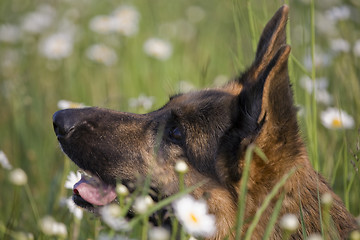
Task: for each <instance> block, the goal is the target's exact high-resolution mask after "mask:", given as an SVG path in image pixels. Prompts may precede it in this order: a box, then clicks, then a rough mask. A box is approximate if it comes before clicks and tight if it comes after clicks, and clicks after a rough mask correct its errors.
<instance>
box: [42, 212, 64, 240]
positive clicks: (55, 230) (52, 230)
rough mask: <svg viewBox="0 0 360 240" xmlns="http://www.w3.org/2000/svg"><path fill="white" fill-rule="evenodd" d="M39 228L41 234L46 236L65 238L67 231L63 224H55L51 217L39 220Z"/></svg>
mask: <svg viewBox="0 0 360 240" xmlns="http://www.w3.org/2000/svg"><path fill="white" fill-rule="evenodd" d="M40 228H41V230H42V232H43V233H44V234H45V235H48V236H60V237H66V236H67V229H66V226H65V224H63V223H60V222H57V221H56V220H55V219H54V218H53V217H51V216H46V217H43V218H42V219H40Z"/></svg>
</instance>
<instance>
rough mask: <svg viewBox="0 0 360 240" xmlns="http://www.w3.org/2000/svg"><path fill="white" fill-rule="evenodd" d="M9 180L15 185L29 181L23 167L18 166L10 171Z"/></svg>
mask: <svg viewBox="0 0 360 240" xmlns="http://www.w3.org/2000/svg"><path fill="white" fill-rule="evenodd" d="M9 180H10V182H11V183H13V184H14V185H17V186H22V185H25V184H26V183H27V175H26V173H25V172H24V170H22V169H21V168H16V169H14V170H12V171H11V172H10V174H9Z"/></svg>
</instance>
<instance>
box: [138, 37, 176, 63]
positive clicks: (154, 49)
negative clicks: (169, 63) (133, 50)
mask: <svg viewBox="0 0 360 240" xmlns="http://www.w3.org/2000/svg"><path fill="white" fill-rule="evenodd" d="M144 51H145V53H146V54H147V55H149V56H150V57H153V58H156V59H159V60H163V61H164V60H167V59H168V58H170V56H171V54H172V46H171V44H170V42H168V41H165V40H163V39H159V38H150V39H148V40H147V41H146V42H145V43H144Z"/></svg>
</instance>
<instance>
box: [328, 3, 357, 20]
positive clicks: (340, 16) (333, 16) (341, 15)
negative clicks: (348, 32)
mask: <svg viewBox="0 0 360 240" xmlns="http://www.w3.org/2000/svg"><path fill="white" fill-rule="evenodd" d="M350 15H351V10H350V8H349V7H348V6H346V5H343V6H338V7H333V8H331V9H329V10H327V11H326V16H327V18H328V19H330V20H333V21H341V20H347V19H349V18H350Z"/></svg>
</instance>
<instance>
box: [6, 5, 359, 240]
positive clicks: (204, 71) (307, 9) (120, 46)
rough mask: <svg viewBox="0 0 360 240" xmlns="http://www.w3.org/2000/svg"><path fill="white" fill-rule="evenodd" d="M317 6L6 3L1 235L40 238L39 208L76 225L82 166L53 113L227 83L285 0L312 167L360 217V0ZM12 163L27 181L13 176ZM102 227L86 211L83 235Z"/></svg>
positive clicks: (142, 106) (153, 102) (158, 99)
mask: <svg viewBox="0 0 360 240" xmlns="http://www.w3.org/2000/svg"><path fill="white" fill-rule="evenodd" d="M315 2H316V3H315V5H314V8H313V10H314V11H313V13H314V16H315V18H313V19H312V17H311V16H312V14H311V13H312V11H311V1H310V0H292V1H279V0H253V1H246V0H238V1H236V0H224V1H218V0H206V1H204V0H203V1H201V0H182V1H164V0H151V1H140V0H132V1H130V0H129V1H120V0H119V1H114V0H109V1H96V0H77V1H74V0H52V1H45V0H43V1H42V0H1V1H0V103H1V105H0V151H1V152H0V159H2V160H0V162H2V163H1V164H2V166H3V167H2V168H0V191H1V194H0V212H1V214H0V226H1V227H0V236H2V235H4V236H7V237H8V235H6V234H9V232H12V231H13V232H30V233H32V234H34V235H35V236H37V234H38V233H39V230H38V229H39V227H38V225H37V222H36V221H35V220H34V212H35V215H36V214H38V216H37V217H42V216H47V215H49V216H52V217H54V218H55V219H56V220H58V221H61V222H64V223H65V225H67V226H68V227H69V229H71V228H72V223H73V217H72V215H71V214H69V211H68V209H67V208H66V207H64V204H63V200H62V199H64V198H67V197H69V196H70V195H71V190H67V189H65V188H64V182H65V180H66V178H67V175H68V174H69V171H70V170H72V171H76V169H77V168H76V166H75V165H74V164H73V163H71V162H70V161H69V160H68V159H66V157H65V156H64V154H63V153H62V152H61V150H60V147H59V146H58V143H57V140H56V137H55V135H54V133H53V127H52V114H53V113H54V112H55V111H57V110H58V109H61V108H68V107H81V106H99V107H105V108H112V109H116V110H119V111H131V112H136V113H145V112H148V111H151V110H154V109H156V108H159V107H161V106H162V105H163V104H165V103H166V101H167V100H168V98H169V95H173V94H176V93H178V92H184V91H191V90H195V89H199V88H204V87H211V86H220V85H222V84H224V83H225V82H226V81H228V80H229V79H232V78H233V77H235V76H237V75H238V74H240V73H241V71H244V70H245V69H246V67H247V66H249V65H250V64H251V62H252V60H253V59H254V54H255V50H256V43H257V41H258V38H259V36H260V33H261V30H262V29H263V27H264V26H265V24H266V22H267V21H268V20H269V19H270V18H271V16H272V15H273V14H274V12H275V11H276V10H277V9H278V8H279V7H280V6H281V5H282V4H284V3H287V4H288V5H289V6H290V19H289V29H288V30H289V32H288V42H289V43H290V44H291V46H292V55H291V58H290V62H289V68H290V78H291V81H292V84H293V89H294V94H295V101H296V103H297V105H298V106H299V122H300V125H301V130H302V132H301V134H302V135H303V137H304V139H305V141H306V143H307V145H308V151H309V154H310V156H311V161H312V164H313V165H314V167H315V168H316V169H317V170H318V171H319V172H320V173H321V174H322V175H324V176H325V178H326V179H328V181H329V183H330V184H331V186H332V187H333V189H334V191H335V192H336V193H337V194H338V195H339V196H340V197H341V198H342V199H343V200H344V201H345V204H346V206H347V208H348V209H349V210H350V211H351V212H352V213H353V214H354V215H355V216H358V215H359V214H360V204H359V203H360V202H359V196H360V175H359V172H358V168H359V165H360V163H359V157H360V142H359V138H360V135H359V130H358V129H359V127H360V80H359V76H360V67H359V66H360V2H359V1H357V0H344V1H341V0H323V1H315ZM312 33H315V34H312ZM4 159H5V160H4ZM6 160H8V162H9V164H8V165H6V163H4V162H6ZM9 165H10V166H9ZM16 168H21V169H22V170H23V171H24V173H25V174H26V176H27V179H26V180H27V181H25V183H24V184H25V185H24V186H17V185H16V181H15V183H14V181H12V180H11V179H12V178H11V177H10V176H11V171H13V169H16ZM18 185H22V184H18ZM29 198H30V200H29ZM31 199H32V200H31ZM34 209H35V210H34ZM35 219H36V216H35ZM96 224H99V223H98V222H97V221H96V220H94V217H92V215H91V214H85V216H84V219H83V220H82V222H81V224H80V228H79V229H80V230H79V233H78V236H80V238H79V239H85V238H94V236H95V235H94V234H95V233H94V232H93V230H92V229H93V226H94V225H96ZM89 226H90V227H91V228H89ZM89 229H91V230H90V231H89ZM69 231H70V230H69ZM70 232H71V231H70ZM5 233H6V234H5Z"/></svg>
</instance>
